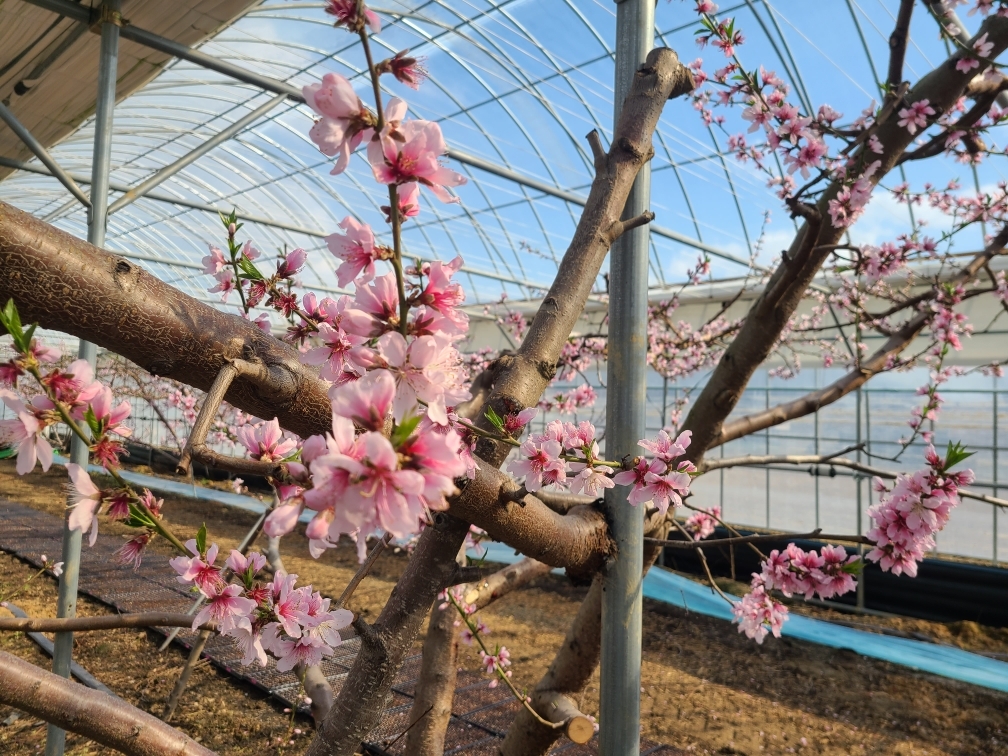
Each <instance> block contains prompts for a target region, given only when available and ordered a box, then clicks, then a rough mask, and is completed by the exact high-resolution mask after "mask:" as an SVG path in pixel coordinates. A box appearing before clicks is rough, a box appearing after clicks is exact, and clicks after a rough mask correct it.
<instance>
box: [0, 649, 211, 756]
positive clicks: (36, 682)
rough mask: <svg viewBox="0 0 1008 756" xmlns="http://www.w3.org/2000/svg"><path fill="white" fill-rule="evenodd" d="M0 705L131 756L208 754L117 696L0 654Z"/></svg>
mask: <svg viewBox="0 0 1008 756" xmlns="http://www.w3.org/2000/svg"><path fill="white" fill-rule="evenodd" d="M0 681H2V684H0V703H3V704H6V705H7V706H13V707H14V708H16V709H20V710H21V711H24V712H27V713H28V714H31V715H32V716H35V717H38V718H39V719H42V720H44V721H46V722H50V723H52V724H54V725H56V726H58V727H60V728H62V729H64V730H67V731H69V732H75V733H77V734H78V735H83V736H84V737H86V738H90V739H91V740H93V741H95V742H96V743H100V744H101V745H105V746H108V747H109V748H114V749H116V750H117V751H120V752H122V753H125V754H130V755H131V756H213V751H210V750H208V749H206V748H204V747H203V746H201V745H200V744H199V743H197V742H196V741H195V740H192V739H191V738H189V736H188V735H185V734H184V733H182V732H180V731H178V730H176V729H175V728H174V727H171V726H170V725H167V724H165V723H164V722H162V721H161V720H160V719H158V718H157V717H154V716H152V715H150V714H148V713H147V712H145V711H141V710H140V709H137V708H136V707H134V706H130V705H129V704H128V703H126V702H125V701H123V700H122V699H121V698H116V697H115V696H110V695H108V694H107V693H102V692H100V691H97V690H91V689H89V688H86V687H84V686H83V685H78V684H77V683H75V682H71V681H70V680H67V679H65V678H63V677H60V676H59V675H54V674H52V673H51V672H46V671H45V670H42V669H39V668H38V667H36V666H34V665H33V664H29V663H28V662H26V661H24V660H22V659H19V658H18V657H16V656H14V655H12V654H8V653H6V652H4V651H0Z"/></svg>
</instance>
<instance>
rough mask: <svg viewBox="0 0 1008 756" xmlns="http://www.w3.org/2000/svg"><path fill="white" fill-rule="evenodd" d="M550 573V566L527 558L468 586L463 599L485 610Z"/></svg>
mask: <svg viewBox="0 0 1008 756" xmlns="http://www.w3.org/2000/svg"><path fill="white" fill-rule="evenodd" d="M549 571H550V566H549V565H548V564H543V563H542V562H538V561H536V560H535V559H529V558H528V557H526V558H525V559H522V560H521V561H520V562H515V563H514V564H509V565H508V566H507V567H504V568H503V569H500V570H497V572H495V573H493V574H492V575H487V576H486V577H485V578H484V579H483V580H480V581H479V582H477V583H474V584H473V585H471V586H468V589H467V590H466V591H465V593H464V594H463V596H462V598H463V599H464V600H465V602H466V603H467V604H471V605H473V606H475V607H476V609H484V608H486V607H487V606H489V605H490V604H491V603H493V602H494V601H496V600H497V599H499V598H500V597H501V596H506V595H507V594H509V593H511V592H512V591H515V590H518V589H519V588H521V587H522V586H524V585H528V584H529V583H531V582H532V581H533V580H535V579H536V578H537V577H541V576H543V575H547V574H549Z"/></svg>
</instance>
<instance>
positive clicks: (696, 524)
mask: <svg viewBox="0 0 1008 756" xmlns="http://www.w3.org/2000/svg"><path fill="white" fill-rule="evenodd" d="M720 517H721V507H719V506H717V505H715V506H713V507H711V508H710V509H708V510H707V511H706V512H695V513H694V514H693V515H691V516H690V517H688V518H686V522H685V523H683V527H685V528H686V530H688V531H689V532H690V533H692V534H693V540H694V541H702V540H703V539H704V538H707V537H708V536H710V535H711V534H713V533H714V529H715V528H716V527H717V520H718V519H720Z"/></svg>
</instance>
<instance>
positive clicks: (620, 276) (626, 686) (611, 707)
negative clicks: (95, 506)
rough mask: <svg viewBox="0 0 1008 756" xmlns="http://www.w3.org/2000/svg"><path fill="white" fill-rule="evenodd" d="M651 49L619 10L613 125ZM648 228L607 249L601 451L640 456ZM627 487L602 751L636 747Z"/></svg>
mask: <svg viewBox="0 0 1008 756" xmlns="http://www.w3.org/2000/svg"><path fill="white" fill-rule="evenodd" d="M653 46H654V0H623V1H622V2H618V4H617V6H616V78H615V83H614V87H613V89H614V101H613V122H614V123H616V122H618V120H619V115H620V112H621V111H622V109H623V101H624V99H626V95H627V93H628V92H629V90H630V86H631V83H632V82H633V77H634V74H635V72H636V71H637V69H638V68H639V67H640V65H641V64H642V63H643V62H644V60H645V58H647V54H648V53H649V52H650V51H651V48H652V47H653ZM650 195H651V167H650V165H649V164H645V165H644V166H643V167H642V168H641V171H640V173H639V174H638V175H637V179H636V181H635V182H634V185H633V189H632V190H631V192H630V196H629V198H628V199H627V203H626V207H625V208H624V210H623V216H622V220H623V221H624V222H626V221H631V219H637V218H641V217H642V216H643V215H644V213H647V212H648V209H649V208H648V206H649V203H650ZM649 234H650V229H649V228H648V224H647V223H641V224H640V225H634V224H633V223H627V230H626V232H625V233H624V234H623V235H622V236H620V237H619V238H618V239H617V240H616V241H615V243H614V244H613V245H612V249H611V251H610V255H609V277H610V282H609V345H610V346H609V361H608V365H607V368H606V375H607V380H606V385H607V386H608V389H607V392H608V394H607V397H606V450H605V452H606V457H607V458H609V459H621V458H623V457H624V456H626V455H633V454H636V453H637V441H638V440H639V439H641V438H643V437H644V431H645V408H646V405H647V402H646V398H647V396H646V392H647V332H646V329H647V285H648V247H649ZM629 490H630V489H629V487H628V486H617V487H615V488H610V489H608V490H607V491H606V495H605V507H606V510H607V519H608V520H609V523H610V525H611V526H612V537H613V540H614V541H615V542H616V545H617V548H618V555H617V557H616V559H615V560H613V561H612V562H611V563H610V564H609V565H608V566H607V568H606V571H605V573H604V576H603V581H602V591H603V594H602V659H601V696H600V722H599V724H600V729H599V746H600V749H599V750H600V753H601V754H602V756H637V754H639V753H640V665H641V609H642V603H641V585H642V580H643V577H642V570H641V568H642V564H643V560H644V514H643V512H642V511H641V508H640V507H632V506H630V505H629V503H628V502H627V495H628V493H629Z"/></svg>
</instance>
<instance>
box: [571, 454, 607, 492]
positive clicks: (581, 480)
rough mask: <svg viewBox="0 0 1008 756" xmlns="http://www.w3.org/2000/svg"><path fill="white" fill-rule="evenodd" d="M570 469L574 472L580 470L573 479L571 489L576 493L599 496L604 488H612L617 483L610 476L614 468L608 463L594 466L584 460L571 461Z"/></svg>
mask: <svg viewBox="0 0 1008 756" xmlns="http://www.w3.org/2000/svg"><path fill="white" fill-rule="evenodd" d="M570 469H571V471H573V472H577V471H578V470H580V472H578V474H577V475H575V476H574V479H573V480H572V481H571V491H573V492H574V493H583V494H585V495H586V496H598V495H599V494H600V493H601V492H602V489H604V488H612V487H613V486H615V485H616V484H615V483H613V481H612V479H611V478H610V477H609V474H610V473H611V472H612V468H611V467H607V466H606V465H594V466H593V465H588V464H585V463H583V462H571V463H570Z"/></svg>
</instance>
